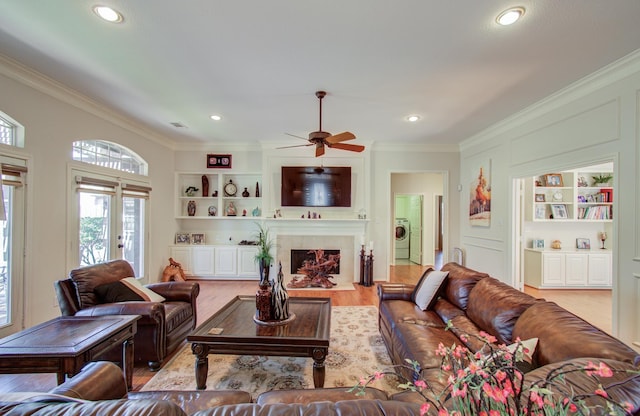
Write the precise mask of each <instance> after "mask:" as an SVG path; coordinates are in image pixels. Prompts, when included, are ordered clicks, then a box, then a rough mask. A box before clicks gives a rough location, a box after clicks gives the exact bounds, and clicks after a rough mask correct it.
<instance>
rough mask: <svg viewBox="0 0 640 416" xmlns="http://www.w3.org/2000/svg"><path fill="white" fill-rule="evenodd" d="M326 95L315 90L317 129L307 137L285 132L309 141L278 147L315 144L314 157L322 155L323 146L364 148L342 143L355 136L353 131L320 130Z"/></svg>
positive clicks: (352, 148)
mask: <svg viewBox="0 0 640 416" xmlns="http://www.w3.org/2000/svg"><path fill="white" fill-rule="evenodd" d="M326 95H327V93H326V92H325V91H317V92H316V97H318V100H319V101H320V126H319V127H318V131H312V132H311V133H309V138H308V139H306V138H304V137H300V136H296V135H293V134H289V133H286V134H287V135H289V136H292V137H296V138H298V139H302V140H307V141H309V143H308V144H299V145H295V146H284V147H279V148H278V149H287V148H290V147H302V146H315V147H316V157H319V156H322V155H324V147H325V146H327V147H330V148H332V149H341V150H348V151H350V152H362V151H363V150H364V146H362V145H359V144H349V143H342V142H346V141H348V140H353V139H355V138H356V136H355V135H354V134H353V133H350V132H348V131H345V132H343V133H338V134H335V135H332V134H331V133H328V132H326V131H322V99H323V98H324V97H325V96H326Z"/></svg>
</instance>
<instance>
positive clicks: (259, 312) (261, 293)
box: [256, 259, 272, 321]
mask: <svg viewBox="0 0 640 416" xmlns="http://www.w3.org/2000/svg"><path fill="white" fill-rule="evenodd" d="M269 266H270V264H268V263H266V262H265V260H264V259H260V264H259V267H258V268H259V272H260V283H259V288H258V291H257V292H256V317H257V318H258V320H260V321H270V320H272V317H271V284H270V283H269Z"/></svg>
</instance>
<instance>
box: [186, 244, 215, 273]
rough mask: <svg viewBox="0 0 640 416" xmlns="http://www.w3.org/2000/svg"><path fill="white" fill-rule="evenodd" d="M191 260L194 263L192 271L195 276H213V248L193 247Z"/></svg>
mask: <svg viewBox="0 0 640 416" xmlns="http://www.w3.org/2000/svg"><path fill="white" fill-rule="evenodd" d="M191 260H192V261H193V267H192V268H191V271H192V272H193V274H194V275H195V276H212V275H213V273H214V267H213V247H192V248H191Z"/></svg>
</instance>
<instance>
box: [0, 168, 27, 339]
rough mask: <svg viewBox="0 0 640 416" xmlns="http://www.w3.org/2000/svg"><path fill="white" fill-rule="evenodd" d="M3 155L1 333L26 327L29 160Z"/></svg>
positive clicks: (0, 224)
mask: <svg viewBox="0 0 640 416" xmlns="http://www.w3.org/2000/svg"><path fill="white" fill-rule="evenodd" d="M0 159H1V162H2V163H1V165H0V167H1V177H2V180H1V181H0V182H1V185H0V186H1V192H0V202H2V207H0V229H1V230H2V235H1V236H0V237H1V238H2V244H1V247H0V249H1V252H0V337H4V336H7V335H10V334H12V333H14V332H17V331H20V330H21V329H22V328H23V315H24V314H23V305H22V298H23V296H22V293H23V282H24V278H23V276H24V257H23V253H24V236H25V206H26V205H25V175H26V173H27V168H26V161H25V160H22V159H15V158H11V157H7V156H0Z"/></svg>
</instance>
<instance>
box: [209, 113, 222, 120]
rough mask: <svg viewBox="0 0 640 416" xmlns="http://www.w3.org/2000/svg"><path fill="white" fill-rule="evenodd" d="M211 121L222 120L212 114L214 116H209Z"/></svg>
mask: <svg viewBox="0 0 640 416" xmlns="http://www.w3.org/2000/svg"><path fill="white" fill-rule="evenodd" d="M211 120H213V121H220V120H222V117H221V116H219V115H217V114H214V115H212V116H211Z"/></svg>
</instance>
